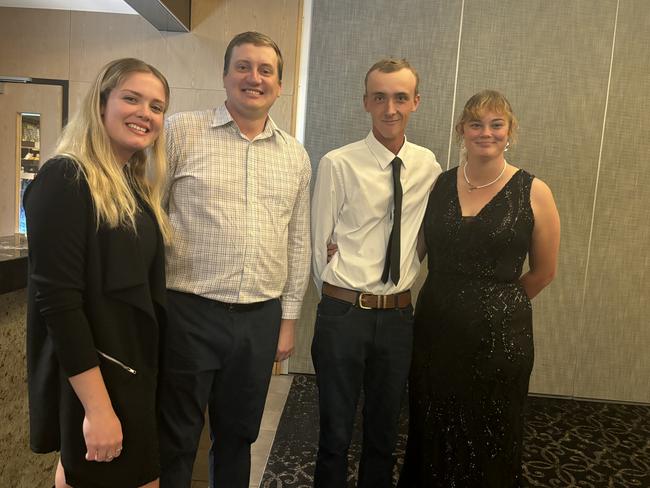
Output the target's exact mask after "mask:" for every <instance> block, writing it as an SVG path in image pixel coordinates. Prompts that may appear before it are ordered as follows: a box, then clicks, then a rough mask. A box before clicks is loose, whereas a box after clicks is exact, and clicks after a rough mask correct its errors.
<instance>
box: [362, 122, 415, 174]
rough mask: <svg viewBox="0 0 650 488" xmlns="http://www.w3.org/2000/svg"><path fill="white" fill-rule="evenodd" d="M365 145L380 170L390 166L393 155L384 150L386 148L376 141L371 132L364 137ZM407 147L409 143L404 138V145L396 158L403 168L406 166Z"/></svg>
mask: <svg viewBox="0 0 650 488" xmlns="http://www.w3.org/2000/svg"><path fill="white" fill-rule="evenodd" d="M366 144H367V145H368V149H370V152H371V153H372V154H373V156H375V159H377V162H378V163H379V166H381V168H382V169H386V168H387V167H388V166H390V163H391V162H392V161H393V159H395V154H393V153H392V152H390V151H389V150H388V149H386V146H384V145H383V144H382V143H381V142H379V141H378V140H377V138H376V137H375V134H373V133H372V130H371V131H370V133H369V134H368V136H367V137H366ZM408 145H409V142H408V140H407V139H406V136H404V144H402V147H401V148H400V150H399V153H398V154H397V156H398V157H399V158H400V159H401V160H402V164H403V165H404V167H405V168H406V167H407V165H408V161H407V160H408Z"/></svg>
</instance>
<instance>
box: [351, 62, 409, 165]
mask: <svg viewBox="0 0 650 488" xmlns="http://www.w3.org/2000/svg"><path fill="white" fill-rule="evenodd" d="M415 87H416V78H415V75H414V74H413V72H412V71H411V70H410V69H407V68H404V69H401V70H399V71H394V72H392V73H384V72H381V71H378V70H375V71H371V72H370V73H369V75H368V81H367V83H366V94H365V95H364V96H363V106H364V108H365V109H366V112H368V113H369V114H370V117H371V118H372V132H373V134H374V135H375V137H376V138H377V140H378V141H379V142H381V143H382V144H383V145H384V146H385V147H386V148H387V149H389V150H390V151H391V152H393V154H397V153H398V152H399V150H400V148H401V147H402V144H403V143H404V132H405V131H406V126H407V124H408V121H409V118H410V116H411V113H412V112H415V111H416V110H417V108H418V104H419V103H420V95H417V94H416V93H415Z"/></svg>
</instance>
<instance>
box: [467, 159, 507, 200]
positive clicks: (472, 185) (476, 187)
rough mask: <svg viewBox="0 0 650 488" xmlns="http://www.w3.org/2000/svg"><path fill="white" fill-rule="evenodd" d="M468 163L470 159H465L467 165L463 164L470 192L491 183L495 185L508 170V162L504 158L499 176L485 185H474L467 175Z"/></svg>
mask: <svg viewBox="0 0 650 488" xmlns="http://www.w3.org/2000/svg"><path fill="white" fill-rule="evenodd" d="M468 164H469V161H465V165H464V166H463V176H464V177H465V182H466V183H467V186H468V187H469V188H467V191H468V192H470V193H471V192H473V191H474V190H480V189H481V188H486V187H488V186H490V185H494V184H495V183H496V182H497V181H499V180H500V179H501V177H502V176H503V174H504V173H505V172H506V166H507V165H508V163H507V162H506V160H505V159H504V160H503V169H502V170H501V173H499V176H497V177H496V178H495V179H493V180H492V181H490V182H489V183H486V184H485V185H474V184H473V183H470V181H469V178H468V177H467V165H468Z"/></svg>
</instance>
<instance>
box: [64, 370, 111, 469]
mask: <svg viewBox="0 0 650 488" xmlns="http://www.w3.org/2000/svg"><path fill="white" fill-rule="evenodd" d="M69 380H70V384H71V385H72V389H73V390H74V392H75V393H76V394H77V397H79V400H80V401H81V404H82V405H83V407H84V410H85V413H86V415H85V416H84V421H83V434H84V440H85V442H86V460H87V461H99V462H104V461H105V462H110V461H112V460H113V459H115V458H116V457H118V456H119V455H120V454H121V453H122V424H121V422H120V419H118V418H117V415H115V411H114V410H113V405H112V403H111V399H110V397H109V396H108V391H107V390H106V385H105V384H104V378H103V377H102V373H101V371H100V369H99V366H95V367H94V368H91V369H89V370H87V371H84V372H83V373H79V374H77V375H74V376H71V377H70V378H69Z"/></svg>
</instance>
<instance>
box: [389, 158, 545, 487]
mask: <svg viewBox="0 0 650 488" xmlns="http://www.w3.org/2000/svg"><path fill="white" fill-rule="evenodd" d="M456 173H457V169H452V170H450V171H447V172H445V173H443V174H442V175H441V176H440V177H439V179H438V181H437V182H436V185H435V188H434V190H433V191H432V193H431V196H430V198H429V204H428V207H427V212H426V215H425V218H424V234H425V238H426V243H427V248H428V264H429V275H428V278H427V280H426V283H425V284H424V286H423V288H422V291H421V292H420V296H419V299H418V304H417V308H416V313H415V348H414V351H413V365H412V368H411V376H410V381H409V389H410V390H409V391H410V424H409V425H410V426H409V438H408V446H407V450H406V459H405V462H404V469H403V471H402V476H401V478H400V483H399V485H398V486H399V487H403V488H407V487H422V488H425V487H426V488H437V487H440V488H488V487H489V488H512V487H518V486H520V482H521V452H522V434H523V409H524V402H525V400H526V395H527V392H528V381H529V377H530V373H531V370H532V366H533V337H532V310H531V306H530V300H529V299H528V297H527V295H526V293H525V291H524V289H523V287H522V286H521V284H520V283H519V277H520V275H521V270H522V266H523V263H524V260H525V258H526V255H527V254H528V250H529V248H530V242H531V234H532V230H533V213H532V209H531V206H530V188H531V183H532V180H533V176H532V175H530V174H529V173H527V172H525V171H523V170H519V171H517V172H516V173H515V174H514V175H513V176H512V178H511V179H510V180H509V181H508V182H507V183H506V185H505V186H504V187H503V189H502V190H501V191H500V192H499V193H498V194H497V195H496V196H495V197H494V198H493V199H492V200H491V201H490V202H489V203H488V204H487V205H486V206H485V207H484V208H483V209H482V210H481V211H480V213H479V214H478V215H477V216H476V217H463V216H462V214H461V208H460V203H459V200H458V192H457V187H456Z"/></svg>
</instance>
